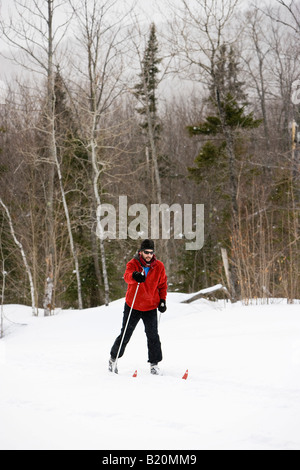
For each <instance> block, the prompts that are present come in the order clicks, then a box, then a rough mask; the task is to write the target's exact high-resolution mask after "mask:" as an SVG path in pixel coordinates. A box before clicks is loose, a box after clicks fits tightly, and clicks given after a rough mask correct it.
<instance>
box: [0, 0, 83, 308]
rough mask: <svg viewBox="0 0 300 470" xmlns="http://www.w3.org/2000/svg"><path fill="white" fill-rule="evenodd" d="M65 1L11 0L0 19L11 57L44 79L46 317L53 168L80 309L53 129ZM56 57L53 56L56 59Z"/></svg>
mask: <svg viewBox="0 0 300 470" xmlns="http://www.w3.org/2000/svg"><path fill="white" fill-rule="evenodd" d="M66 3H67V2H66V1H62V2H59V1H58V0H47V1H46V2H43V1H42V0H31V1H27V0H22V1H21V0H15V2H14V6H15V9H16V12H15V15H16V16H17V17H18V20H19V21H16V18H15V17H11V19H10V22H9V24H5V23H4V22H1V27H2V31H3V34H4V37H5V38H6V39H7V40H8V42H9V44H11V45H12V46H14V47H15V48H16V49H17V53H15V55H14V60H15V61H17V62H19V63H21V64H22V65H23V66H24V67H26V68H27V69H28V68H29V69H31V70H33V71H34V72H37V73H42V74H43V75H44V76H45V78H46V88H47V96H46V100H45V109H44V113H43V114H44V117H45V119H44V123H45V128H44V129H40V130H41V132H43V134H44V135H45V139H46V142H47V160H48V165H49V166H48V181H47V191H46V234H47V237H46V273H45V292H44V299H43V306H44V315H45V316H49V315H51V312H52V311H53V309H54V304H55V300H54V295H55V285H56V279H55V273H56V240H55V228H54V219H55V215H54V178H55V172H56V171H57V174H58V179H59V184H60V190H61V194H62V200H63V207H64V211H65V215H66V221H67V227H68V233H69V238H70V246H71V252H72V255H73V258H74V264H75V271H76V278H77V286H78V304H79V308H82V296H81V281H80V273H79V262H78V258H77V253H76V249H75V245H74V240H73V234H72V228H71V223H70V216H69V210H68V205H67V202H66V197H65V192H64V187H63V183H62V175H61V169H60V163H59V159H58V155H57V139H56V131H55V101H56V99H55V65H56V64H55V57H56V56H57V54H58V50H59V45H60V43H61V42H62V40H63V39H64V37H65V34H66V31H67V28H68V23H69V20H68V19H66V21H65V22H57V21H56V14H57V12H58V10H59V9H60V8H62V6H63V5H66ZM56 60H57V59H56Z"/></svg>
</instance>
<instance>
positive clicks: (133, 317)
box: [110, 304, 141, 359]
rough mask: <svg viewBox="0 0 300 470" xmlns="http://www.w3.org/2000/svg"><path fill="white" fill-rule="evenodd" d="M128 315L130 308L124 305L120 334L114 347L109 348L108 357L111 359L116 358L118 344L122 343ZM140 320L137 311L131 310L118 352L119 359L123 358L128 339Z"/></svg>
mask: <svg viewBox="0 0 300 470" xmlns="http://www.w3.org/2000/svg"><path fill="white" fill-rule="evenodd" d="M129 313H130V307H129V306H128V305H127V304H125V307H124V316H123V324H122V329H121V333H120V335H119V336H118V337H117V339H116V341H115V342H114V345H113V347H112V348H111V352H110V355H111V357H112V358H113V359H115V358H116V357H117V354H118V350H119V347H120V344H121V341H122V338H123V334H124V330H125V327H126V324H127V320H128V315H129ZM140 318H141V316H140V314H139V312H138V311H137V310H132V312H131V317H130V320H129V323H128V326H127V330H126V332H125V336H124V340H123V344H122V347H121V350H120V353H119V358H120V357H122V356H123V354H124V352H125V349H126V346H127V344H128V343H129V341H130V338H131V336H132V333H133V332H134V330H135V328H136V326H137V324H138V322H139V321H140Z"/></svg>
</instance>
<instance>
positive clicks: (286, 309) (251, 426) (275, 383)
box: [0, 293, 300, 451]
mask: <svg viewBox="0 0 300 470" xmlns="http://www.w3.org/2000/svg"><path fill="white" fill-rule="evenodd" d="M186 299H187V295H186V294H179V293H174V294H172V293H171V294H169V296H168V310H167V312H166V313H165V314H163V315H162V317H161V321H160V325H159V330H160V337H161V341H162V346H163V352H164V361H163V362H162V363H161V368H162V371H163V374H164V375H163V376H151V375H150V373H149V365H148V364H147V347H146V339H145V334H144V331H143V326H142V324H139V325H138V328H137V330H136V331H135V333H134V336H133V337H132V340H131V342H130V343H129V345H128V348H127V350H126V354H125V356H124V357H123V358H122V359H120V361H119V375H116V374H111V373H109V372H108V371H107V365H108V358H109V351H110V348H111V346H112V343H113V341H114V339H115V337H116V336H117V335H118V334H119V330H120V327H121V319H122V311H123V304H124V299H120V300H118V301H116V302H113V303H112V304H111V305H110V306H109V307H100V308H95V309H88V310H83V311H74V310H61V311H59V312H56V315H55V316H53V317H48V318H44V317H42V316H41V317H32V316H31V308H28V307H23V306H18V305H7V306H5V307H4V315H5V319H4V327H5V336H4V338H3V339H1V340H0V449H1V450H19V449H26V450H29V449H34V450H37V449H42V450H46V449H50V450H53V449H58V450H64V449H96V450H117V449H118V450H122V449H123V450H140V449H142V450H150V449H156V450H166V449H167V450H177V451H178V450H192V449H193V450H201V449H268V450H269V449H270V450H272V449H285V450H287V449H297V450H298V449H300V374H299V366H300V309H299V304H298V303H295V304H294V305H287V302H286V301H284V300H281V301H279V300H277V301H274V302H273V303H271V304H270V305H252V306H248V307H245V306H243V305H242V304H240V303H238V304H234V305H232V304H230V303H227V302H226V303H225V302H224V301H218V302H209V301H206V300H204V299H201V300H198V301H196V302H194V303H191V304H182V303H181V302H182V301H183V300H186ZM12 322H14V323H12ZM186 369H188V370H189V376H188V379H187V380H182V376H183V374H184V373H185V371H186ZM135 370H137V371H138V375H137V378H133V377H132V375H133V373H134V371H135Z"/></svg>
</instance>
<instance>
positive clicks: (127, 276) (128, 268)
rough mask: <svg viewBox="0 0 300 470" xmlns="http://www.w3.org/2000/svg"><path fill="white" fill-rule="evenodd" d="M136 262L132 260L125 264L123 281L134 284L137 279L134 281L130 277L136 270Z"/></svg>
mask: <svg viewBox="0 0 300 470" xmlns="http://www.w3.org/2000/svg"><path fill="white" fill-rule="evenodd" d="M136 270H137V269H136V264H135V262H134V260H131V261H129V263H128V264H127V266H126V271H125V274H124V281H125V282H126V283H127V284H135V283H136V282H137V281H135V280H134V279H133V277H132V275H133V273H134V272H135V271H136Z"/></svg>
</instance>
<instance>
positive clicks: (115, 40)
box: [70, 0, 129, 305]
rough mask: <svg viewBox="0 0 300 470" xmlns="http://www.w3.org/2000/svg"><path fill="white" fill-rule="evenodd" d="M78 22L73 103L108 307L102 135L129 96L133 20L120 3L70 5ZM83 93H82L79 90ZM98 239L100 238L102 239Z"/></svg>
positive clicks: (107, 0) (93, 236) (93, 0)
mask: <svg viewBox="0 0 300 470" xmlns="http://www.w3.org/2000/svg"><path fill="white" fill-rule="evenodd" d="M70 4H71V6H72V8H73V11H74V15H75V17H76V19H77V24H78V28H79V33H77V37H78V36H79V37H78V40H79V43H80V47H79V49H78V50H79V62H77V63H74V62H73V67H74V70H75V71H76V73H77V74H79V75H80V76H81V77H82V82H81V83H80V84H79V87H78V84H77V102H76V103H75V100H74V101H73V102H74V104H75V106H76V109H77V116H78V120H79V123H80V132H81V140H82V143H83V144H84V145H85V148H86V150H87V153H88V159H89V164H90V186H89V195H90V199H91V201H92V204H91V206H92V219H93V220H94V221H96V227H95V224H94V223H92V227H91V242H92V249H93V259H94V266H95V272H96V276H97V281H98V285H99V286H101V284H102V279H101V272H100V265H99V260H98V238H99V243H100V253H101V269H102V278H103V283H104V291H105V304H106V305H108V304H109V291H110V287H109V280H108V273H107V260H106V250H105V242H104V237H103V230H102V226H101V221H100V213H99V210H98V208H99V207H100V206H101V202H102V199H101V175H102V174H103V173H104V172H105V171H106V170H107V168H108V163H107V161H106V160H105V158H104V148H103V146H102V143H101V141H102V136H103V131H104V129H105V116H106V113H108V111H109V109H110V107H111V106H112V104H113V103H114V102H115V101H116V100H117V99H118V97H119V96H120V95H121V93H122V92H123V91H124V84H123V83H122V81H121V78H122V74H123V72H124V67H123V65H122V55H123V53H124V49H126V43H125V41H126V40H127V36H126V34H125V28H124V22H125V18H126V17H127V16H128V15H129V11H128V10H127V9H126V8H125V10H124V12H123V11H122V9H121V11H120V10H119V8H120V4H119V3H117V2H116V0H105V1H104V2H101V3H99V2H98V1H97V0H89V1H88V0H80V1H74V0H70ZM78 88H79V89H78ZM96 233H97V234H98V238H97V234H96Z"/></svg>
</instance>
